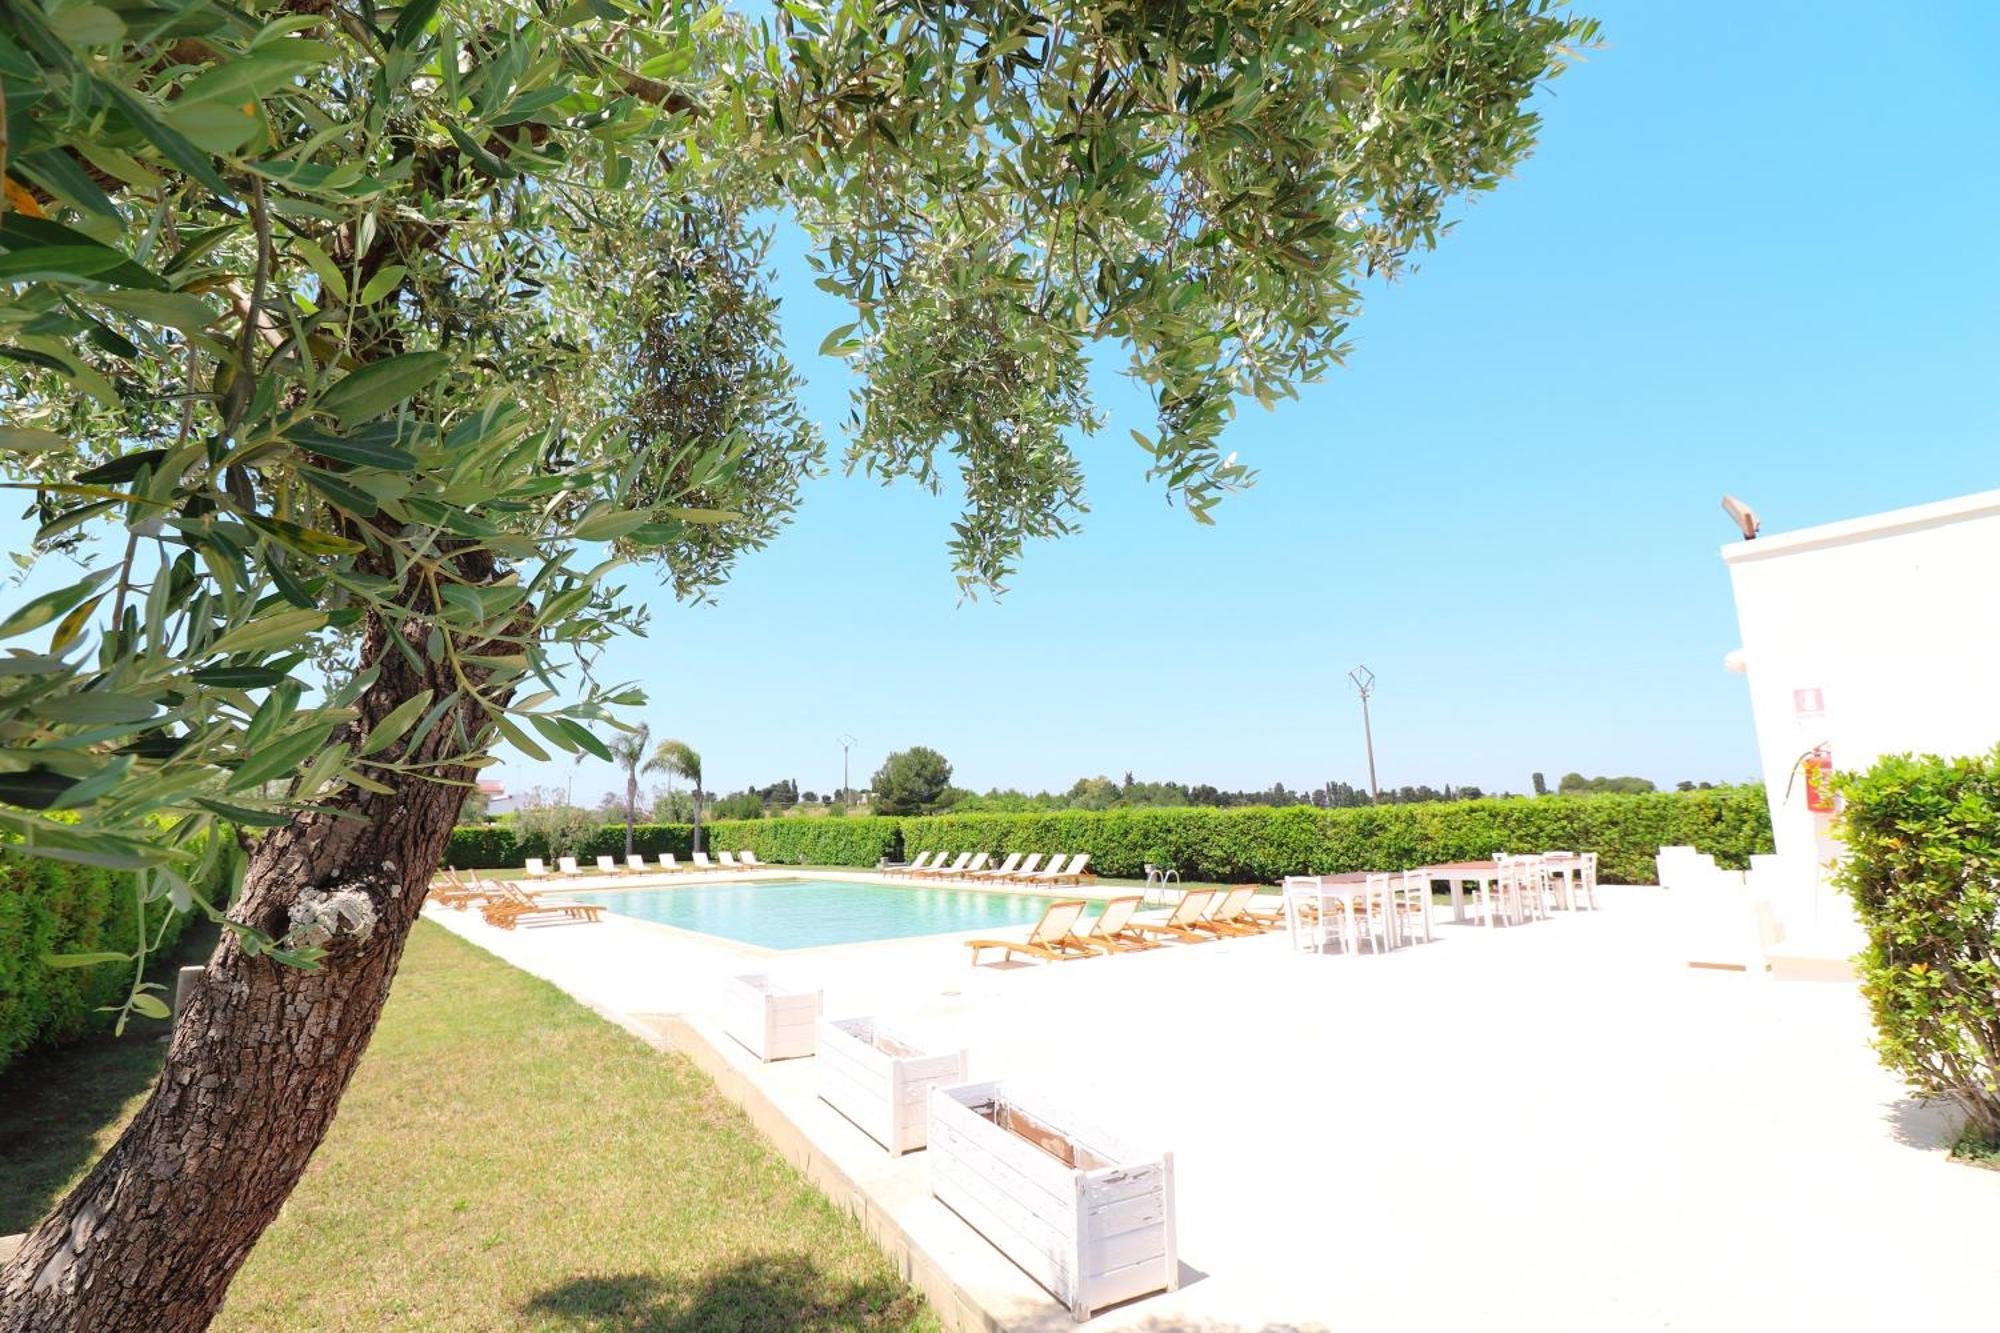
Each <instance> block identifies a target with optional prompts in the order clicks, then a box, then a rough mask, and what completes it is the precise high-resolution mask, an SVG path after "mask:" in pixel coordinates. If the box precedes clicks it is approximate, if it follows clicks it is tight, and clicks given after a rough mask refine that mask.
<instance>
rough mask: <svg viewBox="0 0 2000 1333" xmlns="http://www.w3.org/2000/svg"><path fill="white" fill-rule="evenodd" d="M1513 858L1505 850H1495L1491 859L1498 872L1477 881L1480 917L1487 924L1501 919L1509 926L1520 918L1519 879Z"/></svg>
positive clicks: (1497, 923)
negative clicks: (1487, 878)
mask: <svg viewBox="0 0 2000 1333" xmlns="http://www.w3.org/2000/svg"><path fill="white" fill-rule="evenodd" d="M1515 859H1516V858H1514V857H1512V856H1509V855H1508V854H1507V853H1505V852H1496V853H1495V854H1494V856H1493V860H1494V863H1495V864H1496V865H1498V866H1499V867H1500V870H1499V873H1498V874H1497V875H1495V876H1494V877H1493V878H1492V879H1490V880H1481V881H1479V885H1478V899H1479V914H1480V919H1481V920H1483V921H1484V922H1485V923H1486V924H1487V925H1489V926H1497V925H1499V924H1500V923H1501V922H1503V921H1504V922H1506V923H1507V924H1508V925H1510V926H1511V925H1515V924H1516V923H1518V922H1519V921H1520V920H1521V881H1520V877H1519V875H1518V874H1517V873H1516V872H1515V870H1514V861H1515Z"/></svg>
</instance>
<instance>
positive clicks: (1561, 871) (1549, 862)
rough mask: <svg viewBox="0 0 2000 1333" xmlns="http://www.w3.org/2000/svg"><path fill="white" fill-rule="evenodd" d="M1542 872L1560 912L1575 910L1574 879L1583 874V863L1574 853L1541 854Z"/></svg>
mask: <svg viewBox="0 0 2000 1333" xmlns="http://www.w3.org/2000/svg"><path fill="white" fill-rule="evenodd" d="M1542 872H1543V876H1544V878H1546V879H1547V880H1548V885H1549V892H1550V893H1551V894H1552V895H1553V896H1554V898H1555V905H1556V906H1557V907H1558V908H1559V909H1561V910H1562V911H1565V912H1568V911H1573V910H1574V909H1575V903H1576V895H1575V887H1576V877H1577V876H1578V875H1580V874H1582V873H1583V861H1582V859H1581V858H1580V857H1578V856H1577V854H1576V853H1575V852H1543V853H1542Z"/></svg>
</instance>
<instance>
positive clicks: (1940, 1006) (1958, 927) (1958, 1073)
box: [1838, 751, 2000, 1148]
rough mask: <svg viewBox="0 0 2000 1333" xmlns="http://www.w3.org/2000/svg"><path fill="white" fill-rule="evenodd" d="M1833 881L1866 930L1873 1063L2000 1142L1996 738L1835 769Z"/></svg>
mask: <svg viewBox="0 0 2000 1333" xmlns="http://www.w3.org/2000/svg"><path fill="white" fill-rule="evenodd" d="M1838 786H1839V790H1840V794H1841V797H1842V808H1841V814H1840V823H1839V826H1838V829H1839V833H1840V836H1841V839H1842V840H1843V841H1844V842H1845V843H1846V844H1847V855H1846V857H1845V858H1844V859H1843V860H1842V862H1841V865H1840V870H1839V872H1838V880H1839V883H1840V886H1841V887H1842V888H1844V889H1846V890H1847V892H1848V894H1849V895H1850V896H1852V898H1853V899H1854V907H1855V911H1856V912H1857V913H1858V914H1859V915H1860V918H1861V924H1862V926H1863V928H1864V929H1865V930H1866V931H1867V932H1868V947H1867V949H1866V950H1864V951H1863V952H1862V954H1861V957H1860V959H1859V962H1860V965H1861V989H1862V992H1863V994H1865V995H1866V996H1867V997H1868V1004H1869V1007H1870V1009H1872V1010H1873V1013H1874V1018H1875V1031H1876V1038H1877V1039H1876V1042H1875V1049H1876V1051H1877V1052H1878V1053H1879V1054H1880V1055H1881V1057H1882V1062H1883V1063H1884V1064H1885V1065H1887V1066H1888V1067H1889V1068H1891V1069H1893V1070H1895V1071H1896V1072H1897V1073H1899V1074H1901V1075H1903V1077H1904V1078H1905V1079H1907V1080H1908V1081H1909V1084H1910V1086H1911V1088H1913V1089H1914V1090H1915V1091H1916V1092H1918V1093H1920V1094H1922V1095H1924V1096H1932V1097H1935V1096H1945V1097H1949V1098H1951V1099H1952V1100H1953V1101H1955V1102H1957V1103H1958V1105H1959V1107H1960V1109H1962V1110H1963V1111H1964V1112H1965V1113H1966V1118H1967V1134H1966V1137H1967V1138H1968V1139H1969V1140H1971V1141H1972V1142H1973V1143H1975V1144H1977V1145H1979V1146H1981V1147H1992V1148H2000V751H1995V752H1994V753H1992V754H1990V755H1985V756H1982V757H1980V758H1977V759H1937V758H1931V757H1926V758H1923V759H1912V758H1911V757H1910V756H1908V755H1892V756H1890V757H1888V758H1885V759H1882V760H1880V761H1879V762H1877V763H1876V765H1875V766H1874V767H1873V768H1871V769H1869V770H1868V771H1867V772H1866V773H1862V774H1858V775H1850V774H1843V775H1841V777H1840V778H1839V779H1838Z"/></svg>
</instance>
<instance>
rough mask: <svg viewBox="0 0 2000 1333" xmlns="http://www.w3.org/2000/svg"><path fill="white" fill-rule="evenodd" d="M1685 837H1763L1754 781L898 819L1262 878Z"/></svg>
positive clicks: (1133, 869) (949, 848) (950, 842)
mask: <svg viewBox="0 0 2000 1333" xmlns="http://www.w3.org/2000/svg"><path fill="white" fill-rule="evenodd" d="M1669 844H1689V845H1692V846H1695V847H1697V848H1699V849H1701V850H1702V851H1705V852H1712V853H1714V854H1715V856H1716V859H1717V861H1718V862H1719V863H1721V864H1724V865H1730V866H1738V867H1740V866H1744V865H1747V864H1748V862H1749V857H1750V854H1751V853H1753V852H1764V851H1769V850H1770V849H1771V828H1770V817H1769V813H1768V811H1767V809H1766V807H1765V804H1764V792H1763V789H1762V788H1761V787H1734V788H1728V789H1718V790H1716V791H1712V792H1696V793H1691V794H1685V795H1683V794H1651V795H1644V796H1591V797H1578V798H1576V799H1574V800H1532V799H1528V798H1518V799H1516V798H1508V799H1494V800H1478V801H1458V802H1437V803H1431V804H1421V805H1396V806H1377V807H1373V808H1363V809H1346V810H1317V809H1314V808H1312V807H1310V806H1294V807H1291V808H1288V809H1276V808H1271V807H1255V806H1253V807H1241V808H1235V809H1183V810H1110V811H1105V812H1103V813H1091V812H1086V811H1059V812H1050V813H1040V814H1022V815H956V814H954V815H941V816H935V817H931V818H927V819H907V820H904V821H903V851H904V853H905V854H906V855H915V854H916V853H918V852H924V851H940V852H960V851H988V852H992V853H993V854H995V855H1000V854H1003V853H1006V852H1016V851H1018V852H1048V853H1053V852H1059V851H1060V852H1089V853H1090V854H1091V866H1092V868H1093V869H1094V870H1096V871H1097V872H1098V873H1099V874H1102V875H1109V876H1115V877H1118V878H1137V877H1139V876H1141V875H1143V874H1144V872H1145V867H1146V864H1147V863H1148V862H1151V863H1152V864H1154V865H1157V866H1161V867H1163V868H1164V867H1172V868H1174V869H1177V870H1179V871H1180V872H1181V875H1182V877H1183V878H1186V879H1190V880H1207V881H1212V882H1224V883H1227V882H1235V881H1250V880H1255V881H1260V882H1263V883H1271V882H1274V881H1276V880H1278V879H1280V878H1282V877H1283V876H1285V875H1297V874H1338V873H1341V872H1343V871H1350V870H1401V869H1405V868H1407V867H1410V866H1416V865H1421V864H1423V863H1425V862H1427V861H1457V860H1475V859H1481V858H1485V857H1488V856H1491V855H1492V854H1493V853H1494V852H1498V851H1529V850H1536V851H1540V850H1553V849H1557V848H1561V849H1566V850H1572V851H1594V852H1597V853H1598V854H1599V858H1600V859H1599V875H1600V877H1601V878H1603V879H1604V880H1605V881H1606V882H1607V883H1651V882H1652V881H1653V879H1654V873H1655V872H1654V867H1653V858H1654V856H1655V855H1656V854H1657V853H1658V851H1659V849H1660V847H1662V846H1665V845H1669Z"/></svg>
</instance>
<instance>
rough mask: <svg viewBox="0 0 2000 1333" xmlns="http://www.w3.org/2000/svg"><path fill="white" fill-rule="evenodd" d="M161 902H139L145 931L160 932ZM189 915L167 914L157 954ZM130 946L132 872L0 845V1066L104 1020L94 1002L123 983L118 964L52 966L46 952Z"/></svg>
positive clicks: (126, 973)
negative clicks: (45, 958)
mask: <svg viewBox="0 0 2000 1333" xmlns="http://www.w3.org/2000/svg"><path fill="white" fill-rule="evenodd" d="M169 910H170V909H169V907H168V905H167V904H166V903H165V902H164V901H161V902H157V903H148V904H146V933H147V935H148V937H149V938H150V937H151V936H152V935H153V933H154V932H155V931H157V930H159V929H160V916H159V914H160V913H161V912H163V911H169ZM192 919H193V917H192V915H191V914H190V913H185V912H177V913H174V915H173V917H172V919H171V920H169V921H168V922H167V926H166V933H165V934H164V935H163V936H162V937H161V940H160V948H161V949H162V950H163V951H164V950H165V949H167V948H169V947H171V946H172V945H173V943H174V941H175V940H177V939H179V938H180V934H181V931H182V930H184V929H185V928H186V927H187V924H188V922H189V921H191V920H192ZM137 945H138V910H137V905H136V904H135V903H134V902H133V891H132V876H131V875H129V874H127V873H124V872H122V871H115V870H100V869H98V868H96V867H94V866H79V865H70V864H68V863H67V862H62V861H49V860H45V859H43V858H41V857H35V856H22V855H20V854H18V853H16V852H11V851H4V850H0V1070H4V1069H5V1068H6V1067H7V1066H8V1064H10V1063H11V1062H12V1061H13V1059H14V1057H15V1056H17V1055H19V1054H21V1052H23V1051H25V1050H28V1049H30V1048H31V1047H36V1046H51V1045H55V1044H57V1043H59V1042H64V1041H69V1040H71V1039H73V1038H75V1037H77V1036H78V1035H80V1034H82V1033H83V1032H86V1031H88V1030H90V1029H92V1028H94V1027H98V1026H104V1025H108V1022H109V1019H110V1015H108V1014H99V1013H97V1012H96V1010H97V1009H98V1007H99V1006H101V1005H107V1004H117V1003H119V1002H120V1001H122V1000H123V999H124V997H125V992H126V989H127V988H128V987H129V986H130V985H131V982H132V974H131V971H130V969H129V968H128V967H127V966H125V965H123V964H116V965H114V964H110V963H106V964H104V965H103V966H101V967H75V968H53V967H50V966H49V965H48V964H46V963H44V962H43V961H42V957H43V955H45V954H52V953H99V952H104V953H130V952H132V951H133V949H135V948H136V947H137Z"/></svg>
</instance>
